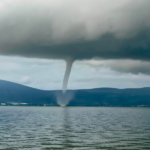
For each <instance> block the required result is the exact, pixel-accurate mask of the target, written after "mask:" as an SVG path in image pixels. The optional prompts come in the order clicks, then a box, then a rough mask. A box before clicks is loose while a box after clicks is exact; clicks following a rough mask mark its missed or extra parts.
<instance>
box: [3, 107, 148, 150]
mask: <svg viewBox="0 0 150 150" xmlns="http://www.w3.org/2000/svg"><path fill="white" fill-rule="evenodd" d="M0 149H1V150H55V149H57V150H59V149H60V150H61V149H64V150H97V149H98V150H106V149H111V150H120V149H123V150H142V149H144V150H147V149H150V108H103V107H97V108H96V107H95V108H94V107H0Z"/></svg>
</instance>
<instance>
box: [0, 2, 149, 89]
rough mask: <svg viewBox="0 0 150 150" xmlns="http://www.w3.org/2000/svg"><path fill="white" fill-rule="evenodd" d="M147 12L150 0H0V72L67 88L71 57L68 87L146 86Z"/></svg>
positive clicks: (5, 77) (46, 86)
mask: <svg viewBox="0 0 150 150" xmlns="http://www.w3.org/2000/svg"><path fill="white" fill-rule="evenodd" d="M149 14H150V0H113V1H110V0H32V1H31V0H0V78H1V79H2V80H8V81H12V82H17V83H20V84H24V85H27V86H31V87H35V88H39V89H46V90H52V89H61V88H62V83H63V91H65V89H66V87H67V82H68V76H69V73H70V69H71V64H72V62H74V63H73V68H72V72H71V76H70V81H69V85H68V88H69V89H81V88H96V87H115V88H131V87H147V86H150V84H149V83H150V82H149V81H150V77H149V76H150V15H149ZM65 62H68V63H67V64H68V65H67V66H68V67H67V71H66V74H65V68H66V64H65ZM64 74H65V78H64V82H63V76H64Z"/></svg>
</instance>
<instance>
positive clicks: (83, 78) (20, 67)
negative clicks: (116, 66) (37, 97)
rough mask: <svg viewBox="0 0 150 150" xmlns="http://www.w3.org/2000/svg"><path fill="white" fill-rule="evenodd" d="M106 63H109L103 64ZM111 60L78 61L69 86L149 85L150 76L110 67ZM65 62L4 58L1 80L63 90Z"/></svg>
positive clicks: (0, 74)
mask: <svg viewBox="0 0 150 150" xmlns="http://www.w3.org/2000/svg"><path fill="white" fill-rule="evenodd" d="M103 63H104V64H105V65H107V66H103ZM109 64H110V62H109V63H106V62H103V61H99V60H90V61H76V62H75V63H74V65H73V68H72V72H71V76H70V81H69V85H68V88H69V89H82V88H96V87H115V88H138V87H149V86H150V76H149V75H144V74H141V73H138V74H133V73H129V72H127V73H122V72H118V71H114V70H112V69H110V67H109ZM64 71H65V61H63V60H52V59H51V60H44V59H27V58H21V57H4V56H1V57H0V79H2V80H7V81H12V82H16V83H20V84H23V85H27V86H30V87H34V88H38V89H44V90H54V89H61V87H62V81H63V75H64Z"/></svg>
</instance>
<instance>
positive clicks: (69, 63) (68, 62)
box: [62, 58, 73, 94]
mask: <svg viewBox="0 0 150 150" xmlns="http://www.w3.org/2000/svg"><path fill="white" fill-rule="evenodd" d="M72 64H73V59H71V58H69V59H67V60H66V71H65V75H64V80H63V86H62V91H63V94H65V92H66V89H67V84H68V80H69V76H70V72H71V68H72Z"/></svg>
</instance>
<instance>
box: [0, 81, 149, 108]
mask: <svg viewBox="0 0 150 150" xmlns="http://www.w3.org/2000/svg"><path fill="white" fill-rule="evenodd" d="M57 93H61V90H51V91H48V90H40V89H35V88H32V87H28V86H24V85H21V84H18V83H13V82H10V81H4V80H0V103H5V104H6V105H13V103H18V104H20V103H27V104H28V105H29V106H43V105H51V106H58V104H57V101H56V95H57ZM70 93H73V95H74V96H72V100H71V101H70V103H69V104H68V106H127V107H131V106H150V87H143V88H127V89H117V88H107V87H105V88H94V89H78V90H68V91H67V94H70Z"/></svg>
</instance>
